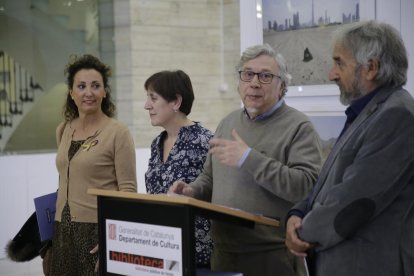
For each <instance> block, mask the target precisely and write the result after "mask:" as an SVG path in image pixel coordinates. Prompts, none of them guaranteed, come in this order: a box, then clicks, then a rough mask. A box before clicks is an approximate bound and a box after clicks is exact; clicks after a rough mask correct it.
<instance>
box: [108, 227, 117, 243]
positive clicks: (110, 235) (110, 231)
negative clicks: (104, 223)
mask: <svg viewBox="0 0 414 276" xmlns="http://www.w3.org/2000/svg"><path fill="white" fill-rule="evenodd" d="M108 238H109V239H110V240H115V239H116V224H112V223H110V224H109V225H108Z"/></svg>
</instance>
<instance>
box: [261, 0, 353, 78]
mask: <svg viewBox="0 0 414 276" xmlns="http://www.w3.org/2000/svg"><path fill="white" fill-rule="evenodd" d="M359 1H360V0H262V6H263V7H262V10H263V16H262V18H263V42H264V43H268V44H270V45H271V46H272V47H274V48H275V49H276V50H277V51H278V52H280V53H281V54H282V55H283V56H284V57H285V59H286V61H287V64H288V66H289V71H290V73H291V75H292V82H291V85H292V86H305V85H325V84H331V83H332V82H331V81H329V78H328V74H329V69H330V67H331V65H332V59H331V55H330V53H331V43H330V42H331V41H330V39H331V36H332V33H333V32H334V31H335V30H336V29H338V27H339V26H341V25H343V24H349V23H353V22H357V21H359V20H360V3H359Z"/></svg>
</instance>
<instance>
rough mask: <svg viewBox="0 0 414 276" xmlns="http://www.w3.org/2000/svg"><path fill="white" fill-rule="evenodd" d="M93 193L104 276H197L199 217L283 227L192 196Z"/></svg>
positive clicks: (100, 267) (248, 225) (277, 223)
mask: <svg viewBox="0 0 414 276" xmlns="http://www.w3.org/2000/svg"><path fill="white" fill-rule="evenodd" d="M88 192H89V193H90V194H94V195H97V196H98V198H97V200H98V228H99V270H100V271H99V274H100V275H143V276H155V275H165V276H181V275H185V276H194V275H196V273H195V271H196V268H195V237H194V221H195V217H196V216H202V217H205V218H207V219H216V220H224V221H226V222H229V223H234V224H238V225H244V226H246V227H253V226H254V225H255V223H261V224H267V225H271V226H278V225H279V222H278V221H276V220H274V219H270V218H265V217H263V216H259V215H254V214H250V213H247V212H244V211H241V210H235V209H231V208H227V207H223V206H218V205H214V204H211V203H208V202H204V201H200V200H197V199H194V198H189V197H183V196H167V195H147V194H137V193H127V192H117V191H105V190H97V189H89V190H88Z"/></svg>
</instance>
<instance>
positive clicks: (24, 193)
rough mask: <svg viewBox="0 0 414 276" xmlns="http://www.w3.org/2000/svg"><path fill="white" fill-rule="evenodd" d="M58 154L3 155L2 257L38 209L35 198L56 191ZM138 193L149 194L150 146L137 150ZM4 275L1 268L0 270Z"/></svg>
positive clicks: (0, 167) (0, 192) (0, 159)
mask: <svg viewBox="0 0 414 276" xmlns="http://www.w3.org/2000/svg"><path fill="white" fill-rule="evenodd" d="M55 156H56V154H55V153H48V154H30V155H8V156H7V155H6V156H0V179H1V180H0V181H1V184H0V222H1V231H0V259H2V258H5V257H6V255H5V252H4V250H1V249H2V248H5V246H6V244H7V242H8V241H9V240H10V239H12V238H13V237H14V236H15V235H16V234H17V232H18V231H19V229H20V228H21V227H22V226H23V224H24V222H25V221H26V220H27V219H28V218H29V216H30V215H31V214H32V213H33V212H34V203H33V198H35V197H38V196H42V195H44V194H48V193H52V192H54V191H56V189H57V187H58V178H59V177H58V173H57V171H56V166H55ZM136 157H137V181H138V192H140V193H145V192H146V189H145V183H144V173H145V171H146V170H147V166H148V159H149V157H150V150H149V149H136ZM0 274H1V270H0Z"/></svg>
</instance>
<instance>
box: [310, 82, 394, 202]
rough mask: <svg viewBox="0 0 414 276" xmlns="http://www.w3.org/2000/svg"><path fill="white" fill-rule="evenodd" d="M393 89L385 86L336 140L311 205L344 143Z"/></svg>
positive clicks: (313, 194) (311, 199) (323, 168)
mask: <svg viewBox="0 0 414 276" xmlns="http://www.w3.org/2000/svg"><path fill="white" fill-rule="evenodd" d="M395 90H398V89H393V90H390V89H389V88H388V89H387V88H385V89H384V88H383V89H381V90H380V91H379V92H378V94H377V95H375V97H374V98H373V99H372V100H371V101H370V102H369V103H368V104H367V106H365V108H364V109H363V110H362V112H361V113H360V114H359V115H358V117H357V118H356V119H355V121H354V122H353V123H352V124H351V125H350V126H349V128H348V129H347V130H346V131H345V133H343V134H342V136H341V137H340V138H339V140H338V141H336V143H335V145H334V147H333V148H332V150H331V152H330V153H329V155H328V158H327V159H326V161H325V163H324V165H323V167H322V170H321V172H320V174H319V177H318V181H317V182H316V186H315V189H314V191H313V193H312V196H311V198H310V202H309V203H310V204H309V206H311V205H312V204H313V202H314V201H315V199H316V197H317V196H318V194H319V192H320V191H321V189H322V186H323V184H324V183H325V181H326V178H327V177H328V175H329V172H330V171H331V168H332V166H333V164H334V163H335V160H336V158H337V157H338V154H339V152H341V150H342V148H343V147H344V145H345V144H346V143H347V142H348V140H349V139H350V137H352V135H353V134H354V133H355V131H356V130H357V129H358V128H359V127H360V125H361V124H362V123H363V122H365V120H367V119H368V118H369V117H370V116H371V115H372V114H374V113H375V112H376V111H377V110H378V107H379V106H380V105H381V104H382V103H383V102H384V101H385V100H386V99H387V98H388V97H389V96H390V95H391V94H392V93H394V92H395Z"/></svg>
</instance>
